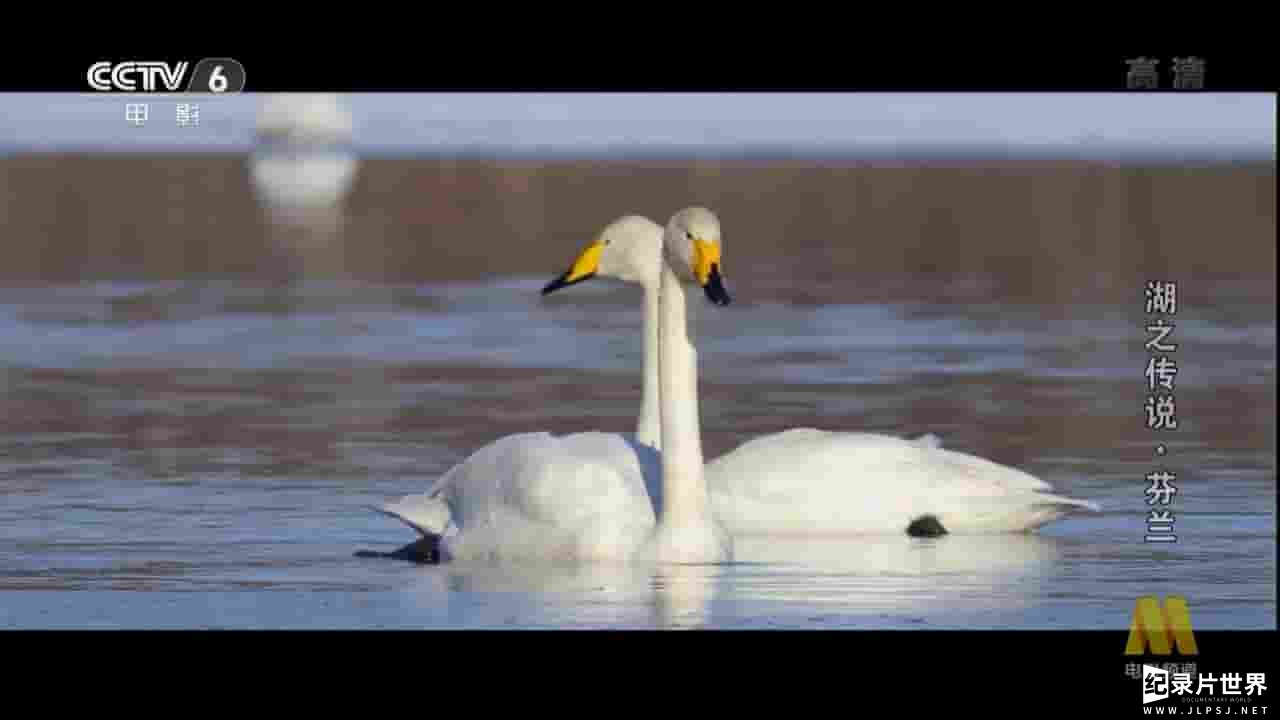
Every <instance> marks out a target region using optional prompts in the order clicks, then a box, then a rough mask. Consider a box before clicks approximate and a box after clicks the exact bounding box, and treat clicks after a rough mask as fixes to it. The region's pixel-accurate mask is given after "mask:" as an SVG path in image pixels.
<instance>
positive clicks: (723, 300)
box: [702, 263, 732, 307]
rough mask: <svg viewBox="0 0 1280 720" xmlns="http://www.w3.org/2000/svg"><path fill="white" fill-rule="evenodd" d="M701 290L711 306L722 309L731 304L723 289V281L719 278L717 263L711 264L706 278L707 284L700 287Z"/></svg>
mask: <svg viewBox="0 0 1280 720" xmlns="http://www.w3.org/2000/svg"><path fill="white" fill-rule="evenodd" d="M702 290H703V292H705V293H706V295H707V299H708V300H710V301H711V304H713V305H720V306H721V307H723V306H725V305H728V304H729V303H730V302H732V298H730V297H729V291H728V290H726V289H725V288H724V279H723V278H721V277H720V265H719V264H718V263H712V264H711V273H710V274H709V275H708V276H707V284H706V285H704V286H702Z"/></svg>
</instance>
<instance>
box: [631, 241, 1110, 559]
mask: <svg viewBox="0 0 1280 720" xmlns="http://www.w3.org/2000/svg"><path fill="white" fill-rule="evenodd" d="M637 237H641V236H637ZM661 254H662V249H661V247H660V246H659V245H658V244H657V243H656V240H655V238H653V237H650V238H649V241H648V245H647V246H644V247H636V248H633V249H632V250H631V252H630V253H628V255H627V257H626V260H627V261H628V262H630V263H632V265H633V267H632V268H631V269H630V270H629V271H626V272H618V271H615V272H614V274H613V276H614V277H618V278H621V279H623V280H626V281H630V282H636V283H639V284H640V285H641V286H642V287H643V288H645V289H646V291H645V302H646V304H647V303H650V302H652V299H651V298H650V295H651V294H652V293H651V292H649V290H648V289H649V288H651V287H653V286H654V285H656V280H655V278H654V277H651V276H650V275H651V274H654V273H657V272H658V268H659V267H660V263H659V262H658V259H659V258H660V256H661ZM646 256H647V257H646ZM645 314H646V317H647V316H648V315H649V314H650V310H649V309H648V306H647V305H646V312H645ZM656 342H657V340H656V336H655V335H653V333H652V332H651V331H650V330H649V328H648V326H646V329H645V338H644V347H645V350H644V383H643V390H642V393H643V395H642V400H641V412H640V422H639V426H640V428H641V430H642V431H643V429H644V428H646V427H650V426H652V425H653V424H655V423H656V419H655V418H654V416H653V407H654V403H653V400H654V398H653V397H652V395H653V388H655V387H656V386H657V373H658V362H657V360H656V358H655V348H654V345H655V343H656ZM690 402H691V403H692V402H693V400H690ZM705 475H706V479H707V484H708V489H709V491H710V493H711V502H712V507H713V509H714V511H715V514H716V516H717V517H718V519H719V520H720V522H721V523H723V525H724V527H725V528H726V529H727V530H729V532H730V533H731V534H732V535H734V536H747V535H775V536H776V535H811V536H812V535H844V534H853V533H902V532H906V533H907V534H909V535H923V536H929V535H940V534H944V533H952V534H985V533H1005V532H1025V531H1030V530H1034V529H1036V528H1038V527H1041V526H1043V525H1045V524H1047V523H1049V522H1052V521H1054V520H1057V519H1059V518H1061V517H1062V516H1064V515H1066V514H1068V513H1072V512H1078V511H1094V512H1096V511H1097V510H1098V506H1097V505H1095V504H1094V503H1091V502H1087V501H1082V500H1075V499H1072V498H1067V497H1063V496H1060V495H1056V494H1053V492H1052V488H1051V487H1050V486H1049V484H1048V483H1046V482H1044V481H1042V480H1040V479H1038V478H1036V477H1034V476H1032V475H1030V474H1028V473H1025V472H1022V471H1020V470H1016V469H1014V468H1010V467H1006V466H1003V465H999V464H996V463H994V462H991V461H988V460H984V459H982V458H980V457H975V456H973V455H967V454H964V453H960V452H956V451H953V450H948V449H945V448H943V447H942V446H941V443H940V441H939V440H938V438H937V437H936V436H934V435H926V436H923V437H920V438H916V439H904V438H898V437H893V436H888V435H877V434H872V433H858V432H830V431H824V430H817V429H812V428H797V429H792V430H787V431H784V432H779V433H774V434H770V435H766V436H762V437H758V438H755V439H752V440H750V441H748V442H746V443H743V444H742V445H740V446H739V447H738V448H736V449H735V450H732V451H731V452H729V453H727V454H725V455H723V456H721V457H719V458H717V459H715V460H713V461H712V462H710V463H709V464H708V465H707V466H706V469H705Z"/></svg>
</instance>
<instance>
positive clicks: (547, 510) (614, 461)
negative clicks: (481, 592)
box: [380, 432, 661, 561]
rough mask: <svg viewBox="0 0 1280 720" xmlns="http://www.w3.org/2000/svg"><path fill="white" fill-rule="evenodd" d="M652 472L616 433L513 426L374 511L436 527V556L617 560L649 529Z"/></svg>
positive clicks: (431, 531)
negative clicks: (426, 485)
mask: <svg viewBox="0 0 1280 720" xmlns="http://www.w3.org/2000/svg"><path fill="white" fill-rule="evenodd" d="M660 473H661V465H660V460H659V456H658V454H657V453H656V452H655V451H653V450H652V449H651V448H649V447H647V446H644V445H640V444H639V443H636V442H635V441H634V440H632V439H631V438H628V437H625V436H622V435H617V434H612V433H600V432H584V433H575V434H570V435H558V436H557V435H551V434H549V433H545V432H539V433H523V434H517V435H510V436H507V437H504V438H501V439H499V440H497V441H495V442H493V443H490V444H489V445H486V446H485V447H483V448H481V449H480V450H478V451H476V452H475V453H473V454H472V455H471V456H470V457H469V458H467V459H466V460H465V461H463V462H462V463H459V464H458V465H456V466H454V467H453V468H452V469H451V470H449V472H447V473H446V474H445V475H443V476H441V478H440V479H439V480H438V481H437V482H436V484H435V485H434V486H433V487H432V488H431V489H430V490H429V491H428V492H426V493H425V494H422V495H410V496H407V497H405V498H401V499H400V500H397V501H396V502H393V503H390V504H388V505H385V506H383V507H382V508H380V509H381V510H382V511H383V512H386V513H388V514H390V515H393V516H395V517H398V518H400V519H401V520H403V521H404V522H406V523H408V524H409V525H411V526H413V527H415V528H417V529H418V530H419V532H422V533H423V534H424V535H439V536H440V541H439V542H440V547H439V549H440V554H441V559H442V560H448V561H458V560H464V561H465V560H521V559H537V560H565V561H582V560H597V561H601V560H603V561H611V560H627V559H628V558H630V557H632V556H633V555H634V554H635V553H637V552H638V551H639V550H640V548H641V547H642V546H643V545H644V543H645V541H646V540H647V539H648V538H649V537H650V536H651V535H652V533H653V530H654V527H655V522H656V513H655V506H657V505H658V503H659V499H658V498H660V495H659V493H660V492H661V488H660V485H661V483H660V481H659V480H658V478H659V477H660Z"/></svg>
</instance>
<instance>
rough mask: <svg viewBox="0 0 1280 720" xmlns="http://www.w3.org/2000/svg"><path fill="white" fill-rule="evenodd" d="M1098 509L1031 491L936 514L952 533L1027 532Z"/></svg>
mask: <svg viewBox="0 0 1280 720" xmlns="http://www.w3.org/2000/svg"><path fill="white" fill-rule="evenodd" d="M1099 512H1102V508H1101V507H1100V506H1099V505H1098V504H1097V503H1094V502H1090V501H1088V500H1076V499H1074V498H1068V497H1063V496H1060V495H1050V494H1047V493H1034V494H1031V495H1030V496H1021V497H1010V498H1001V499H994V498H993V499H991V500H990V501H988V502H978V503H973V502H971V503H968V504H967V507H965V508H964V509H963V511H961V512H953V513H945V512H944V513H940V514H939V516H940V517H939V520H940V521H941V524H942V525H943V526H944V527H945V528H946V529H947V531H948V532H950V533H955V534H970V533H1002V532H1031V531H1033V530H1036V529H1038V528H1040V527H1043V526H1044V525H1047V524H1049V523H1051V522H1054V521H1056V520H1059V519H1061V518H1063V517H1065V516H1068V515H1075V514H1080V513H1099Z"/></svg>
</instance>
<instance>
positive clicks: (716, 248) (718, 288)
mask: <svg viewBox="0 0 1280 720" xmlns="http://www.w3.org/2000/svg"><path fill="white" fill-rule="evenodd" d="M693 276H694V278H696V279H697V280H698V284H699V285H701V286H702V291H703V292H705V293H706V295H707V299H708V300H710V301H711V302H712V303H714V304H716V305H728V304H729V301H730V298H729V291H728V290H725V288H724V279H723V278H722V277H721V276H720V243H718V242H707V241H706V240H697V239H695V240H694V241H693Z"/></svg>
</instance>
